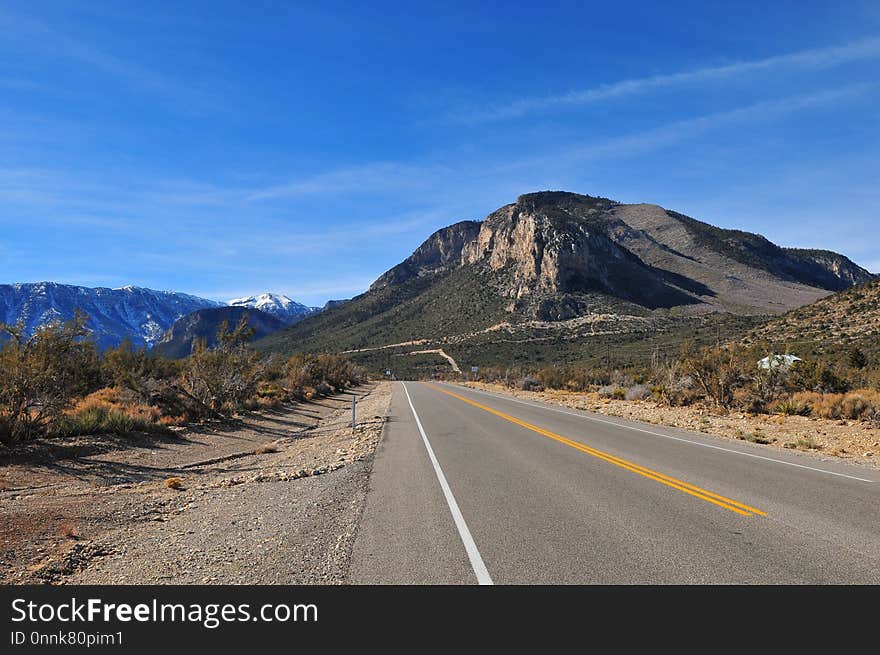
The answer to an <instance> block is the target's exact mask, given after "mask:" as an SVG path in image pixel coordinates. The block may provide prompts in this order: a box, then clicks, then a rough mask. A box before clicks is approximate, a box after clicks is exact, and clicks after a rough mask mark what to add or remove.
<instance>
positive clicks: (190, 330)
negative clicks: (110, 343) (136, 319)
mask: <svg viewBox="0 0 880 655" xmlns="http://www.w3.org/2000/svg"><path fill="white" fill-rule="evenodd" d="M242 318H247V322H248V326H249V327H250V328H252V329H253V330H254V336H253V338H254V339H261V338H263V337H265V336H268V335H270V334H272V333H273V332H277V331H278V330H280V329H282V328H284V327H285V326H286V325H287V323H285V322H284V321H282V320H281V319H280V318H277V317H276V316H273V315H272V314H268V313H267V312H264V311H261V310H259V309H255V308H253V307H242V306H239V305H233V306H230V307H209V308H208V309H200V310H198V311H195V312H192V313H191V314H187V315H186V316H184V317H182V318H180V319H179V320H177V321H175V323H174V325H172V326H171V328H169V329H168V331H167V332H166V333H165V334H164V335H163V336H162V338H161V339H160V340H159V341H158V342H157V343H156V345H155V346H154V347H153V350H154V351H155V352H156V353H157V354H159V355H163V356H165V357H171V358H173V359H179V358H182V357H186V356H187V355H189V354H190V353H191V352H192V347H193V343H194V342H195V341H196V340H198V339H204V340H205V343H206V345H207V346H208V347H209V348H213V347H214V346H216V345H217V332H218V331H219V329H220V326H221V325H222V323H223V322H224V321H225V322H226V323H227V324H228V326H229V329H234V328H235V326H236V325H238V323H239V321H241V319H242Z"/></svg>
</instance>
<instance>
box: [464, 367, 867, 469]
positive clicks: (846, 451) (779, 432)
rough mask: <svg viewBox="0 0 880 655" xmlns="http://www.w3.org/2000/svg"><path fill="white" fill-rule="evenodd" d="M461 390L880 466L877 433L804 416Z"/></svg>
mask: <svg viewBox="0 0 880 655" xmlns="http://www.w3.org/2000/svg"><path fill="white" fill-rule="evenodd" d="M464 384H465V386H469V387H473V388H475V389H483V390H485V391H493V392H495V393H504V394H508V395H512V396H516V397H518V398H523V399H529V400H537V401H543V402H549V403H554V404H556V405H560V406H563V407H571V408H573V409H580V410H584V411H589V412H595V413H597V414H606V415H608V416H617V417H620V418H625V419H631V420H633V421H642V422H644V423H653V424H655V425H665V426H669V427H675V428H681V429H684V430H691V431H693V432H705V433H708V434H713V435H716V436H720V437H725V438H729V439H741V440H745V441H752V442H754V443H762V444H765V445H766V446H767V447H768V448H790V449H795V450H801V451H805V452H810V453H812V454H813V455H815V456H817V457H836V458H840V459H846V460H849V461H852V462H854V463H858V464H861V465H866V466H871V467H875V468H876V467H878V466H880V429H878V427H877V426H875V425H871V424H869V423H864V422H860V421H835V420H829V419H821V418H812V417H807V416H783V415H763V414H760V415H755V416H753V415H750V414H744V413H740V412H728V413H720V412H718V411H716V410H710V409H708V408H701V407H697V406H691V407H667V406H663V405H659V404H657V403H656V402H653V401H650V400H614V399H611V398H603V397H601V396H600V395H599V394H597V393H576V392H572V391H556V390H553V391H520V390H518V389H510V388H508V387H506V386H503V385H499V384H487V383H483V382H466V383H464Z"/></svg>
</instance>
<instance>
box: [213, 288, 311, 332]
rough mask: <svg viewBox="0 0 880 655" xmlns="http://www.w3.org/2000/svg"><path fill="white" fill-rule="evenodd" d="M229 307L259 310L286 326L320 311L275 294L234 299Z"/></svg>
mask: <svg viewBox="0 0 880 655" xmlns="http://www.w3.org/2000/svg"><path fill="white" fill-rule="evenodd" d="M229 305H230V306H232V307H251V308H253V309H259V310H260V311H262V312H265V313H267V314H271V315H272V316H274V317H275V318H278V319H280V320H282V321H284V322H285V323H287V324H288V325H292V324H293V323H296V322H297V321H301V320H302V319H304V318H305V317H306V316H311V315H312V314H315V313H316V312H319V311H321V309H320V308H319V307H306V306H305V305H301V304H300V303H298V302H295V301H293V300H291V299H290V298H288V297H287V296H285V295H282V294H277V293H263V294H260V295H258V296H249V297H247V298H236V299H235V300H230V301H229Z"/></svg>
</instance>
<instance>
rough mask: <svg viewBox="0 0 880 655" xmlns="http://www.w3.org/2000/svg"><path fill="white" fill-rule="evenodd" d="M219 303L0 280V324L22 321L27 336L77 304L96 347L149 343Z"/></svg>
mask: <svg viewBox="0 0 880 655" xmlns="http://www.w3.org/2000/svg"><path fill="white" fill-rule="evenodd" d="M219 305H220V303H217V302H214V301H212V300H206V299H204V298H198V297H196V296H190V295H187V294H185V293H177V292H174V291H153V290H151V289H143V288H140V287H133V286H128V287H123V288H121V289H107V288H104V287H98V288H95V289H92V288H87V287H78V286H72V285H68V284H57V283H55V282H37V283H29V284H0V322H2V323H9V324H15V323H18V322H19V321H23V322H24V325H25V328H26V330H27V332H28V334H32V333H33V331H34V330H35V329H36V328H37V327H39V326H40V325H44V324H46V323H49V322H51V321H56V320H61V321H66V320H69V319H70V318H72V317H73V312H74V309H75V308H79V309H80V310H82V311H84V312H85V313H86V314H88V316H89V321H88V323H87V326H88V328H89V329H90V330H91V331H92V335H93V338H94V339H95V341H96V342H97V344H98V346H99V348H101V349H104V348H107V347H110V346H118V345H119V344H120V343H121V342H122V341H123V340H124V339H126V338H128V339H131V341H132V343H133V344H134V345H135V346H137V347H142V346H152V345H153V343H155V342H156V341H157V340H159V339H160V338H161V336H162V334H163V333H164V332H165V330H167V329H168V328H170V327H171V326H172V325H173V324H174V322H175V321H176V320H177V319H179V318H180V317H182V316H185V315H186V314H189V313H191V312H194V311H196V310H198V309H204V308H208V307H217V306H219Z"/></svg>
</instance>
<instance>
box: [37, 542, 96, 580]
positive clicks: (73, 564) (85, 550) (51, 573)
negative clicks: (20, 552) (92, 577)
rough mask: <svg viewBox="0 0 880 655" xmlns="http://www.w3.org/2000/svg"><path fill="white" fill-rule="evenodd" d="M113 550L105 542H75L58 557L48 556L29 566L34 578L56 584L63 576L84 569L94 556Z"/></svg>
mask: <svg viewBox="0 0 880 655" xmlns="http://www.w3.org/2000/svg"><path fill="white" fill-rule="evenodd" d="M112 552H113V551H112V549H111V548H110V547H108V546H107V545H105V544H101V543H97V542H94V541H84V542H77V543H75V544H73V545H72V546H71V547H70V548H69V549H67V551H66V552H64V553H63V554H62V555H61V556H58V557H50V558H49V559H47V560H45V561H44V562H42V563H40V564H38V565H37V566H35V567H32V568H31V573H32V574H33V575H34V577H35V578H37V579H39V580H41V581H43V582H46V583H49V584H58V583H59V582H60V581H61V579H62V578H63V577H64V576H69V575H73V574H74V573H77V572H79V571H82V570H84V569H85V568H86V567H87V566H88V565H89V564H90V563H91V562H92V560H94V559H95V558H96V557H104V556H106V555H109V554H111V553H112Z"/></svg>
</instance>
